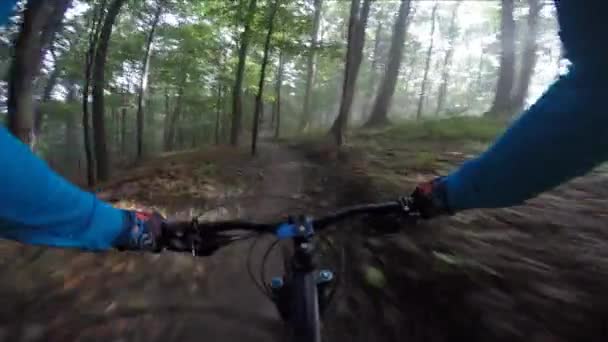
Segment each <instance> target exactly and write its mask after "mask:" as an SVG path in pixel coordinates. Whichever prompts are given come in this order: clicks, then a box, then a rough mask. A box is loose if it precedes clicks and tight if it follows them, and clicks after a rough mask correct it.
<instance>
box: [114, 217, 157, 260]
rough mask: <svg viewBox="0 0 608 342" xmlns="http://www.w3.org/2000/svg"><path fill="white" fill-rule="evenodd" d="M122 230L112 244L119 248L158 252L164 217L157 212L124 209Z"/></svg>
mask: <svg viewBox="0 0 608 342" xmlns="http://www.w3.org/2000/svg"><path fill="white" fill-rule="evenodd" d="M124 213H125V220H124V228H123V232H122V233H121V234H120V235H119V236H118V238H117V239H116V242H115V243H114V245H115V246H116V248H118V249H121V250H137V251H148V252H160V251H161V250H162V248H163V243H162V237H163V229H164V227H165V218H164V217H162V216H161V215H160V214H159V213H157V212H143V211H128V210H125V211H124Z"/></svg>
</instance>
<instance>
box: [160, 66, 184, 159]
mask: <svg viewBox="0 0 608 342" xmlns="http://www.w3.org/2000/svg"><path fill="white" fill-rule="evenodd" d="M185 86H186V76H185V75H184V78H183V80H182V83H181V85H180V87H179V90H178V91H177V100H176V103H175V111H174V113H173V115H171V117H170V119H169V126H168V127H167V129H168V131H167V141H166V142H165V150H166V151H172V150H173V149H174V148H175V140H176V139H175V138H176V137H175V133H176V129H177V121H178V120H179V117H180V115H181V112H182V102H183V97H184V88H185ZM181 135H183V134H178V138H180V139H181V138H182V137H181Z"/></svg>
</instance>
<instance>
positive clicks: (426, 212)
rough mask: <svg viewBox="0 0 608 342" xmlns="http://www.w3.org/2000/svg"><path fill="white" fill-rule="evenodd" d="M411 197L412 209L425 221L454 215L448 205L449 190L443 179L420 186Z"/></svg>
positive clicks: (436, 179)
mask: <svg viewBox="0 0 608 342" xmlns="http://www.w3.org/2000/svg"><path fill="white" fill-rule="evenodd" d="M411 197H412V209H414V210H415V211H417V212H419V213H420V216H421V217H422V218H424V219H429V218H433V217H436V216H440V215H450V214H453V212H452V211H451V210H450V208H449V206H448V203H447V190H446V186H445V182H444V179H443V178H442V177H439V178H435V179H433V180H432V181H430V182H425V183H421V184H419V185H418V186H417V187H416V189H415V190H414V192H413V193H412V196H411Z"/></svg>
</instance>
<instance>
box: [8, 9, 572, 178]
mask: <svg viewBox="0 0 608 342" xmlns="http://www.w3.org/2000/svg"><path fill="white" fill-rule="evenodd" d="M21 6H25V3H22V4H21ZM24 8H25V11H24V12H23V14H22V15H20V16H16V17H15V18H14V24H11V25H8V26H7V27H3V28H2V31H0V44H1V45H0V54H1V56H2V58H1V62H0V63H1V64H0V70H1V71H2V74H3V75H5V77H4V81H3V82H2V83H1V84H0V99H2V104H4V105H5V106H3V107H2V108H1V110H2V112H3V113H5V115H4V117H5V118H6V119H5V120H6V122H7V124H8V127H9V128H10V129H11V131H12V132H13V133H14V134H15V135H17V136H18V137H20V139H21V140H23V141H24V142H26V143H28V144H31V146H32V148H33V149H34V150H35V151H36V152H37V153H38V154H39V155H40V156H42V157H43V158H44V159H46V160H47V161H48V162H49V163H50V164H51V165H52V166H53V167H54V168H55V169H57V170H58V171H60V172H61V173H62V174H64V175H67V176H69V177H71V178H72V179H78V180H80V179H86V183H88V185H89V186H92V185H93V184H95V183H96V182H97V181H107V180H108V179H109V178H110V174H111V170H112V169H113V168H116V167H118V168H120V167H122V166H124V165H132V164H133V163H135V162H137V161H138V160H141V159H142V158H145V157H146V156H154V155H158V154H160V153H163V152H167V151H180V150H188V149H193V148H200V147H202V146H207V145H213V144H224V145H226V144H229V145H232V146H244V145H249V146H252V148H254V149H255V147H253V146H255V141H256V138H255V137H257V136H259V135H262V136H264V135H269V136H274V137H277V138H279V137H283V138H286V137H295V136H302V135H305V134H317V135H319V134H321V133H324V132H325V133H331V136H333V138H334V140H335V143H336V144H338V145H341V144H343V143H344V136H345V135H347V133H348V132H349V130H350V129H357V128H361V127H381V126H385V125H387V124H388V123H389V122H395V123H398V122H402V121H406V120H429V119H433V120H435V119H438V118H447V117H463V116H476V117H479V116H486V117H495V118H501V119H507V120H508V119H509V118H511V117H512V116H513V115H514V114H515V113H517V112H519V111H520V110H521V109H522V108H525V107H526V106H527V105H528V104H529V103H531V102H533V101H534V99H535V98H537V97H538V96H539V95H540V94H541V93H542V92H543V91H544V89H545V88H546V87H547V86H548V85H549V84H550V83H551V82H552V81H553V80H554V79H555V78H556V77H557V75H558V74H559V70H561V69H560V67H562V65H561V64H560V63H562V64H563V60H562V59H561V49H560V43H559V39H558V37H557V24H556V22H555V18H554V17H555V14H554V11H555V10H554V8H553V5H552V4H551V3H545V2H541V1H506V2H499V1H496V2H492V1H488V2H475V1H437V2H433V1H375V2H374V1H371V0H370V1H361V2H356V1H355V2H353V3H349V2H348V1H325V2H323V1H322V0H318V1H305V0H298V1H278V2H276V3H275V2H273V1H261V0H260V1H244V0H239V1H172V0H165V1H160V0H159V1H97V2H95V1H88V2H87V1H77V0H75V1H68V0H64V1H49V2H48V3H47V4H45V5H44V6H25V7H24ZM40 18H41V19H40ZM11 56H13V58H11ZM32 66H34V67H32ZM9 109H10V110H9ZM255 118H258V119H255ZM254 122H255V123H256V124H255V125H254V124H253V123H254Z"/></svg>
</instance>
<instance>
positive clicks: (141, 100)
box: [136, 2, 163, 159]
mask: <svg viewBox="0 0 608 342" xmlns="http://www.w3.org/2000/svg"><path fill="white" fill-rule="evenodd" d="M162 10H163V7H162V5H161V3H160V2H159V3H158V4H157V8H156V12H155V13H154V19H153V20H152V26H151V27H150V33H149V34H148V40H147V41H146V52H145V53H144V61H143V68H142V72H141V80H140V83H139V92H138V94H137V132H136V136H137V159H141V158H142V157H143V153H144V110H145V104H146V95H147V92H148V74H149V73H150V57H151V56H152V42H153V41H154V33H155V31H156V26H157V25H158V21H159V19H160V15H161V13H162Z"/></svg>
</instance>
